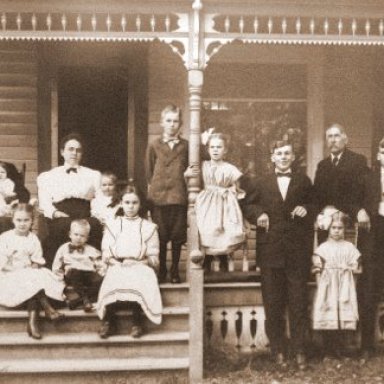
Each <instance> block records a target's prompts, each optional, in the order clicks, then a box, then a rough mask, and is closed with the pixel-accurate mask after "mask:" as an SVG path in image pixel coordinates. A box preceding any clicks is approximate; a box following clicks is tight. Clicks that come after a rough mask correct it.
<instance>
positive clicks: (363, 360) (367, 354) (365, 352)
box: [359, 349, 371, 364]
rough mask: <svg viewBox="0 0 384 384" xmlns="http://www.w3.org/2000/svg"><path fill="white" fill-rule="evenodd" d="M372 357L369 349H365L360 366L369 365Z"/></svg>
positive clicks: (360, 359) (361, 355)
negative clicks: (368, 362)
mask: <svg viewBox="0 0 384 384" xmlns="http://www.w3.org/2000/svg"><path fill="white" fill-rule="evenodd" d="M370 357H371V351H370V350H368V349H363V350H362V351H361V354H360V357H359V363H360V364H365V363H367V361H368V360H369V358H370Z"/></svg>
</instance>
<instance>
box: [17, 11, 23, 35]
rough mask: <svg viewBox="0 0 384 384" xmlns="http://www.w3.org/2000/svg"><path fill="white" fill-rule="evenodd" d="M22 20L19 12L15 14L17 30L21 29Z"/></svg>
mask: <svg viewBox="0 0 384 384" xmlns="http://www.w3.org/2000/svg"><path fill="white" fill-rule="evenodd" d="M22 22H23V19H22V18H21V15H20V13H18V14H17V16H16V25H17V30H18V31H20V30H21V23H22Z"/></svg>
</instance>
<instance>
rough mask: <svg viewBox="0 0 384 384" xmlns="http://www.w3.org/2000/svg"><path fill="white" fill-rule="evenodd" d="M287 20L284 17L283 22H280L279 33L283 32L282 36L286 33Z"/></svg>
mask: <svg viewBox="0 0 384 384" xmlns="http://www.w3.org/2000/svg"><path fill="white" fill-rule="evenodd" d="M287 26H288V23H287V19H286V18H285V17H284V18H283V20H282V21H281V31H282V32H283V35H285V34H286V33H287Z"/></svg>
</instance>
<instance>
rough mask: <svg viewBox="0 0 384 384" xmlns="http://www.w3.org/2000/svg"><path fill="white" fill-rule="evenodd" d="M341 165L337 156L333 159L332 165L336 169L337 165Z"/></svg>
mask: <svg viewBox="0 0 384 384" xmlns="http://www.w3.org/2000/svg"><path fill="white" fill-rule="evenodd" d="M338 163H339V158H338V157H337V156H335V157H334V158H333V159H332V164H333V166H334V167H336V166H337V164H338Z"/></svg>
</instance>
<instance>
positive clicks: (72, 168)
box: [65, 167, 77, 173]
mask: <svg viewBox="0 0 384 384" xmlns="http://www.w3.org/2000/svg"><path fill="white" fill-rule="evenodd" d="M65 172H67V173H71V172H74V173H77V168H74V167H71V168H68V169H67V170H66V171H65Z"/></svg>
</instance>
